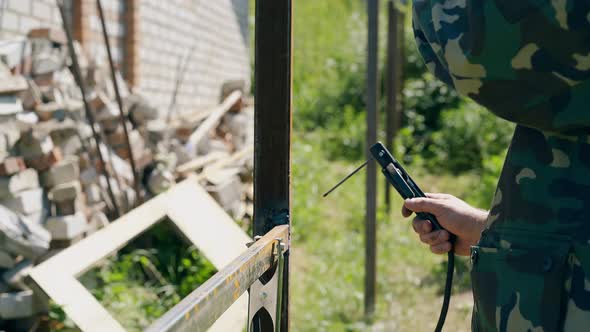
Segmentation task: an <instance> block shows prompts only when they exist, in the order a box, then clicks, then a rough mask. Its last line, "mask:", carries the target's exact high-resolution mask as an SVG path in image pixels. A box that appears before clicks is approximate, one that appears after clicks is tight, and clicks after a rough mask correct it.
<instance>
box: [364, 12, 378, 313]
mask: <svg viewBox="0 0 590 332" xmlns="http://www.w3.org/2000/svg"><path fill="white" fill-rule="evenodd" d="M367 11H368V29H367V31H368V42H367V141H366V144H367V147H366V149H367V150H366V151H367V152H368V151H369V148H370V147H371V146H372V145H373V144H375V143H376V142H377V107H378V106H377V105H378V100H379V91H378V87H379V82H378V81H379V78H378V76H379V75H378V74H379V64H378V48H379V44H378V37H379V36H378V31H379V0H369V1H367ZM367 154H368V153H367ZM365 198H366V219H365V316H366V317H367V318H371V317H372V315H373V313H374V312H375V283H376V280H377V278H376V268H377V245H376V243H377V229H376V224H377V165H376V163H369V164H368V165H367V178H366V197H365Z"/></svg>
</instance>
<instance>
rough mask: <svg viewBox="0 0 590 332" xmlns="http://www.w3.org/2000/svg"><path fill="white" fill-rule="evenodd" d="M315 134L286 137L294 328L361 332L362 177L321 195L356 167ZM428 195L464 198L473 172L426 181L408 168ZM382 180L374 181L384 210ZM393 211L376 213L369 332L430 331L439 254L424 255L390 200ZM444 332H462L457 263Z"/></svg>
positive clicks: (436, 305) (464, 301)
mask: <svg viewBox="0 0 590 332" xmlns="http://www.w3.org/2000/svg"><path fill="white" fill-rule="evenodd" d="M321 142H322V134H320V133H319V132H315V133H307V134H296V135H295V136H294V137H293V229H292V232H293V248H292V251H293V252H292V256H293V270H292V275H291V278H292V279H291V280H292V286H291V287H292V296H291V303H292V307H291V308H292V317H291V319H292V325H291V326H292V329H293V331H367V330H370V329H369V327H368V325H367V324H366V322H365V320H364V315H363V280H364V279H363V278H364V206H365V202H364V200H365V194H364V180H365V175H364V174H365V173H364V172H361V173H360V174H358V175H357V176H355V177H353V178H351V179H350V180H349V181H348V182H346V183H345V184H344V185H343V186H342V187H340V188H339V189H338V190H337V191H335V192H334V193H332V194H331V195H330V196H328V197H327V198H322V197H321V196H322V193H323V192H324V191H325V190H327V189H329V188H330V187H331V185H333V184H335V183H336V182H337V181H338V180H339V179H340V178H342V177H343V176H344V175H346V174H347V173H348V172H350V171H351V170H352V169H354V167H355V166H356V165H357V164H360V163H361V162H362V161H361V160H359V161H358V163H353V162H348V161H329V160H328V159H327V158H325V154H324V153H323V151H322V150H321V146H322V144H321ZM409 171H410V172H411V173H412V175H413V177H414V178H415V179H416V181H418V182H419V184H420V185H421V186H422V187H423V189H425V190H427V191H435V192H449V193H452V194H455V195H457V196H459V197H467V196H470V194H471V192H470V188H473V187H475V185H476V183H477V181H478V180H477V177H476V176H475V175H462V176H457V177H452V176H430V175H427V174H424V173H423V172H421V171H420V170H411V169H410V170H409ZM383 181H384V179H383V177H381V176H379V177H378V183H379V190H378V191H379V198H380V202H379V206H380V207H383V206H384V204H383V198H382V197H383V184H382V183H383ZM392 203H393V204H392V213H391V215H387V214H386V213H385V211H383V209H382V208H381V209H379V213H378V234H377V238H378V239H377V248H378V258H377V265H378V272H377V283H378V285H377V312H376V315H375V317H374V320H373V321H374V323H375V324H374V328H375V330H380V329H381V330H384V331H395V330H399V331H406V330H414V331H422V330H432V329H433V328H434V325H435V323H436V317H438V311H439V310H440V301H441V297H440V294H441V291H442V287H443V283H444V275H445V268H444V262H445V260H446V256H445V257H442V256H437V255H434V254H432V253H430V251H429V249H428V248H427V247H425V246H423V245H422V244H421V243H420V242H419V241H418V239H417V237H416V236H415V235H414V233H413V231H412V230H411V226H410V223H409V220H405V219H403V218H402V217H401V216H400V214H399V210H400V208H401V203H402V201H401V199H399V198H398V197H397V196H395V197H394V199H393V201H392ZM457 265H458V266H459V270H460V272H461V273H460V274H458V275H456V276H457V279H458V281H457V282H456V287H455V294H457V293H464V294H462V295H460V296H455V298H454V299H453V300H452V304H453V306H452V309H451V312H450V313H449V318H448V323H447V324H448V325H447V326H448V327H447V330H448V331H468V330H469V319H470V318H469V317H470V300H471V297H470V294H469V293H465V292H468V290H469V287H470V285H469V278H468V277H467V274H468V273H467V271H466V263H465V261H464V260H462V261H460V262H458V264H457Z"/></svg>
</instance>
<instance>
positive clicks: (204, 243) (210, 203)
mask: <svg viewBox="0 0 590 332" xmlns="http://www.w3.org/2000/svg"><path fill="white" fill-rule="evenodd" d="M166 217H167V218H169V219H170V220H171V222H173V223H174V225H175V226H176V227H177V229H178V230H179V231H180V232H181V233H182V234H183V235H184V236H185V237H186V238H187V239H188V240H189V241H190V242H191V243H192V244H193V245H195V246H196V247H197V248H198V249H199V250H200V252H201V253H202V254H203V255H204V256H205V257H206V258H207V259H208V260H209V261H210V262H211V263H212V264H213V265H214V266H215V267H216V268H217V269H221V268H223V267H224V266H225V265H227V264H228V263H230V262H231V261H232V259H234V258H236V257H237V256H239V255H240V254H241V253H242V252H243V251H244V250H245V249H246V243H247V242H248V241H250V238H249V237H248V236H247V235H246V234H245V233H244V232H243V231H242V230H241V229H240V227H239V226H238V225H236V224H235V223H234V221H233V220H232V219H231V218H230V217H229V216H228V215H227V214H226V213H225V212H224V211H223V209H222V208H221V207H220V206H219V205H218V204H217V203H216V202H215V201H214V200H213V198H211V197H210V196H209V195H208V194H207V193H206V192H205V190H204V189H202V188H201V187H200V186H199V184H198V182H197V180H196V179H195V178H194V177H190V178H188V179H187V180H185V181H183V182H181V183H179V184H177V185H175V186H174V187H173V188H171V189H170V190H169V191H167V192H165V193H163V194H160V195H158V196H156V197H155V198H153V199H151V200H150V201H148V202H146V203H145V204H143V205H141V206H140V207H138V208H136V209H134V210H132V211H130V212H129V213H128V214H126V215H124V216H122V217H121V218H119V219H117V220H115V221H114V222H112V223H111V224H110V225H109V226H107V227H106V228H103V229H102V230H100V231H98V232H96V233H94V234H92V235H91V236H89V237H87V238H85V239H83V240H82V241H80V242H78V243H77V244H75V245H73V246H71V247H69V248H67V249H65V250H64V251H62V252H60V253H59V254H57V255H55V256H54V257H52V258H51V259H49V260H47V261H46V262H44V263H42V264H40V265H38V266H37V267H35V269H34V270H33V271H32V273H31V277H32V279H33V281H34V282H35V283H36V284H37V286H38V287H40V288H41V289H42V290H43V291H44V292H45V294H46V295H47V296H49V297H50V298H51V299H53V301H55V303H56V304H57V305H59V306H61V307H62V308H63V310H64V311H65V313H66V314H67V315H68V317H69V318H70V319H72V321H74V323H76V325H77V326H78V327H79V328H80V329H81V330H82V331H97V332H98V331H112V332H116V331H124V328H123V327H122V326H121V325H120V323H119V322H117V321H116V320H115V319H114V318H113V317H112V316H111V315H110V314H109V313H108V312H107V311H106V310H105V309H104V308H103V307H102V305H101V304H100V303H99V302H98V301H97V300H96V299H95V298H94V296H93V295H92V294H91V293H90V292H89V291H88V290H87V289H86V288H84V286H83V285H82V284H81V283H80V282H79V281H78V280H77V279H76V278H77V277H79V276H81V275H82V274H84V273H85V272H86V271H88V270H89V269H91V268H92V267H93V266H94V265H95V264H96V263H97V262H98V261H100V260H102V259H104V258H105V257H107V256H109V255H110V254H112V253H113V252H115V251H117V250H118V249H121V248H123V247H124V246H125V245H126V244H127V243H129V242H130V241H131V240H133V239H134V238H136V237H138V236H139V235H141V234H142V233H143V232H145V231H146V230H148V229H149V228H150V227H152V226H154V225H155V224H157V223H158V222H160V221H162V220H165V219H166ZM246 316H247V298H246V297H245V296H242V298H240V300H238V301H237V302H236V303H235V304H234V305H233V306H232V307H231V308H230V309H229V310H228V311H227V312H226V313H225V314H224V315H223V316H222V317H221V318H220V319H219V320H218V322H217V323H216V324H215V325H214V326H213V327H212V328H211V329H210V331H240V330H241V329H243V327H244V326H245V321H246Z"/></svg>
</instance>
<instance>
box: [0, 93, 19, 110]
mask: <svg viewBox="0 0 590 332" xmlns="http://www.w3.org/2000/svg"><path fill="white" fill-rule="evenodd" d="M22 111H23V103H22V101H21V100H20V98H19V97H17V96H16V95H0V115H13V114H15V113H19V112H22Z"/></svg>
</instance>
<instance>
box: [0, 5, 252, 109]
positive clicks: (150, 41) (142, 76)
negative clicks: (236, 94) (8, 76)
mask: <svg viewBox="0 0 590 332" xmlns="http://www.w3.org/2000/svg"><path fill="white" fill-rule="evenodd" d="M66 3H67V4H68V7H70V8H69V13H71V14H72V18H73V19H72V24H73V28H74V29H73V31H74V38H76V39H77V40H79V41H80V42H81V43H82V45H83V46H84V49H85V50H86V51H88V52H89V53H91V54H94V55H97V56H98V57H105V56H106V50H105V48H104V45H103V38H102V30H101V26H100V21H99V18H98V12H97V10H96V2H95V0H69V1H66ZM102 5H103V9H104V10H105V16H106V22H107V31H108V33H109V38H110V43H111V48H112V51H113V56H114V58H115V61H116V62H117V63H118V64H119V66H120V68H121V70H122V72H123V76H124V77H125V79H126V80H127V81H128V83H130V85H131V86H133V87H134V88H137V89H138V90H139V91H140V92H141V93H143V94H144V95H146V96H147V97H148V98H149V99H150V101H151V102H153V103H154V104H155V105H157V106H159V107H160V108H161V109H162V111H165V110H166V108H167V107H168V105H169V103H170V100H171V98H172V91H173V89H174V84H175V81H176V72H177V66H178V64H179V61H180V59H183V58H185V57H186V56H187V54H189V53H191V55H190V58H191V61H190V63H189V65H188V66H187V70H186V71H185V74H184V79H183V84H182V86H181V89H180V90H179V93H178V97H177V109H178V110H179V111H180V112H182V111H183V110H194V109H195V108H198V107H207V106H210V105H214V104H216V103H218V102H219V98H220V91H221V85H222V83H223V82H224V81H228V80H236V79H243V80H245V81H246V83H247V84H248V85H249V82H250V51H249V32H248V0H215V1H210V0H170V1H161V0H102ZM47 26H52V27H57V28H60V27H61V18H60V15H59V11H58V9H57V7H56V5H55V1H54V0H0V37H1V38H9V37H14V36H24V35H26V34H27V32H28V31H29V30H31V29H32V28H36V27H47ZM191 50H192V52H191Z"/></svg>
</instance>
